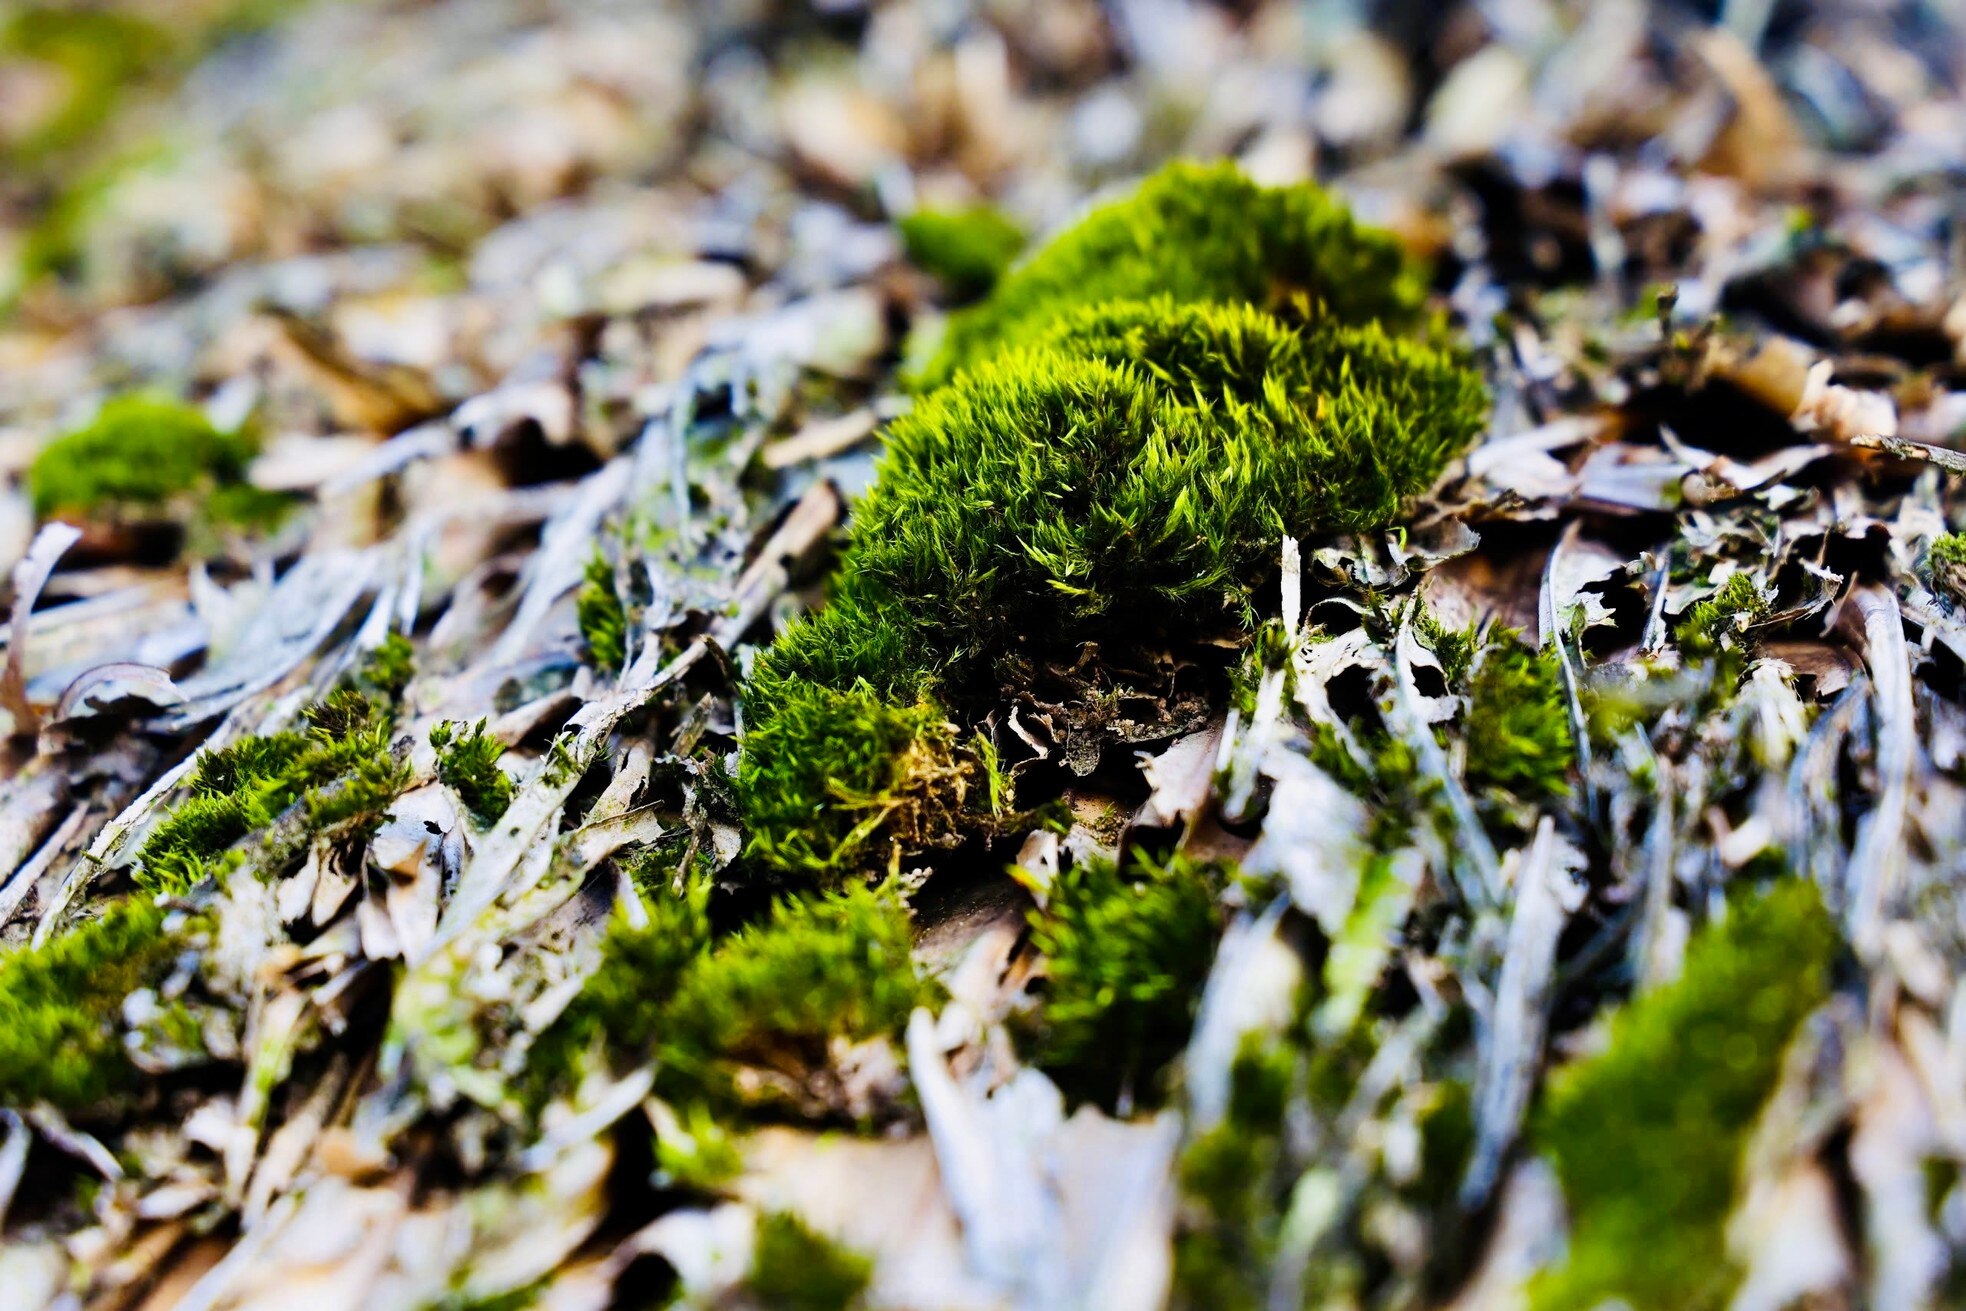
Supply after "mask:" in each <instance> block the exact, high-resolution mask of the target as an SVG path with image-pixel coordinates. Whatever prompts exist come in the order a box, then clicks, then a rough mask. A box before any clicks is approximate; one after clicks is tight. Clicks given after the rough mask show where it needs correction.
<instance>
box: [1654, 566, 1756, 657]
mask: <svg viewBox="0 0 1966 1311" xmlns="http://www.w3.org/2000/svg"><path fill="white" fill-rule="evenodd" d="M1767 614H1768V599H1767V598H1766V597H1764V596H1763V595H1762V594H1761V589H1760V588H1759V587H1757V586H1756V585H1755V582H1754V579H1752V578H1750V577H1748V576H1747V575H1746V574H1744V573H1737V574H1733V575H1731V576H1729V578H1728V579H1727V581H1726V582H1725V583H1722V584H1721V585H1720V590H1719V591H1717V592H1715V593H1714V594H1713V595H1712V596H1710V597H1708V598H1707V599H1706V600H1704V601H1701V602H1698V603H1697V604H1695V605H1694V606H1693V608H1692V609H1690V610H1688V611H1687V612H1686V618H1684V619H1682V620H1681V621H1680V624H1679V628H1678V630H1677V632H1676V633H1675V634H1674V635H1675V636H1676V637H1677V638H1678V640H1679V649H1680V650H1681V651H1682V652H1684V653H1685V654H1686V655H1687V656H1689V657H1706V656H1715V655H1719V654H1720V653H1722V652H1724V651H1738V650H1742V649H1744V648H1745V647H1746V646H1747V644H1748V641H1749V637H1748V633H1747V630H1748V627H1749V626H1750V625H1752V624H1754V623H1756V622H1758V621H1759V620H1761V619H1763V618H1765V617H1766V616H1767Z"/></svg>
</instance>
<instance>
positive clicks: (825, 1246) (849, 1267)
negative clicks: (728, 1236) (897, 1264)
mask: <svg viewBox="0 0 1966 1311" xmlns="http://www.w3.org/2000/svg"><path fill="white" fill-rule="evenodd" d="M873 1278H874V1263H873V1262H872V1261H870V1260H869V1259H868V1258H867V1257H865V1256H863V1255H861V1254H860V1253H858V1252H855V1251H853V1250H852V1249H851V1248H848V1247H844V1246H842V1245H841V1244H839V1243H836V1242H834V1241H833V1240H832V1239H830V1238H827V1237H826V1236H825V1235H823V1234H818V1233H815V1232H813V1230H812V1229H810V1228H809V1227H807V1225H806V1223H805V1221H803V1220H801V1219H799V1217H798V1216H796V1215H793V1214H792V1213H790V1212H788V1211H770V1212H767V1213H765V1214H764V1215H761V1216H759V1217H758V1233H757V1245H756V1247H755V1248H753V1250H752V1256H751V1280H750V1282H751V1294H752V1296H753V1297H755V1298H756V1299H757V1304H758V1305H759V1306H760V1307H763V1308H768V1309H769V1311H850V1308H853V1307H857V1306H860V1305H862V1299H861V1294H862V1293H864V1292H865V1291H866V1289H867V1285H868V1284H870V1283H871V1282H873Z"/></svg>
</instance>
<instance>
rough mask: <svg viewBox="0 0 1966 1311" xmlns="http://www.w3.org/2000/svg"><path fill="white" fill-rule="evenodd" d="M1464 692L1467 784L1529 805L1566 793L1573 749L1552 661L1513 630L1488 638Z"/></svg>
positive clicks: (1558, 673) (1560, 677)
mask: <svg viewBox="0 0 1966 1311" xmlns="http://www.w3.org/2000/svg"><path fill="white" fill-rule="evenodd" d="M1487 641H1488V645H1487V646H1486V648H1485V649H1484V650H1483V651H1482V652H1481V654H1480V657H1479V659H1478V660H1477V661H1476V663H1475V666H1474V671H1473V676H1472V678H1471V680H1470V686H1469V689H1468V722H1467V742H1468V761H1467V776H1468V782H1469V783H1470V784H1472V785H1474V786H1476V787H1482V786H1493V787H1501V788H1506V789H1508V790H1509V791H1511V792H1514V793H1515V794H1516V795H1518V796H1520V797H1523V798H1525V799H1528V800H1542V799H1545V798H1548V797H1556V796H1562V795H1563V794H1565V793H1566V792H1568V791H1569V788H1570V784H1569V774H1570V766H1571V764H1572V762H1573V761H1574V760H1575V759H1576V744H1575V741H1574V740H1573V738H1572V736H1571V732H1570V707H1569V705H1568V703H1567V701H1566V700H1565V697H1564V692H1563V675H1562V672H1561V670H1559V669H1558V667H1557V662H1556V657H1555V656H1554V655H1553V654H1551V653H1549V652H1547V651H1532V650H1531V649H1529V648H1528V647H1527V646H1524V645H1523V644H1522V642H1521V640H1520V637H1519V635H1518V634H1517V633H1516V632H1515V631H1514V630H1513V629H1500V630H1497V631H1495V632H1493V633H1490V634H1489V635H1488V639H1487Z"/></svg>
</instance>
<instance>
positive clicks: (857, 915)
mask: <svg viewBox="0 0 1966 1311" xmlns="http://www.w3.org/2000/svg"><path fill="white" fill-rule="evenodd" d="M912 946H913V937H912V934H911V932H910V927H909V922H908V912H907V910H906V908H905V907H903V906H902V904H901V902H900V899H899V898H898V897H897V896H895V895H894V894H893V893H892V892H887V891H882V890H876V889H869V888H865V887H855V888H852V889H850V890H848V891H845V892H838V893H831V894H828V895H825V896H820V897H811V898H801V899H794V900H786V901H781V902H779V903H778V905H777V906H776V907H775V908H774V909H773V911H772V914H771V917H770V918H769V919H767V920H765V921H763V922H761V923H758V924H754V925H750V926H748V927H746V928H743V929H740V930H739V931H738V932H736V933H734V934H732V935H731V936H730V937H728V938H726V939H724V940H723V941H722V942H720V943H719V944H718V945H717V947H716V950H714V951H712V952H711V953H709V954H708V955H705V956H702V957H700V958H698V959H697V960H696V961H695V962H693V963H692V965H691V967H690V968H689V969H688V970H687V971H686V972H685V973H684V974H683V976H682V979H681V982H680V983H679V985H678V986H677V988H676V991H675V993H674V995H673V997H672V998H671V999H670V1000H669V1002H668V1004H667V1005H666V1006H665V1007H664V1011H665V1016H664V1021H663V1025H662V1029H661V1038H660V1042H659V1045H658V1047H657V1049H656V1067H657V1068H656V1088H657V1090H658V1091H660V1092H663V1093H664V1094H665V1095H667V1096H670V1097H672V1098H674V1099H676V1100H679V1101H684V1102H688V1101H697V1100H702V1101H708V1102H711V1103H713V1104H718V1105H723V1106H730V1107H737V1108H752V1109H771V1108H779V1109H801V1108H803V1109H805V1110H808V1111H813V1110H820V1109H832V1110H840V1109H842V1108H841V1107H840V1106H839V1090H838V1089H837V1088H835V1087H833V1086H832V1084H833V1074H832V1056H833V1055H834V1048H835V1046H836V1045H838V1044H847V1045H851V1044H854V1043H859V1042H865V1041H867V1040H869V1039H874V1038H883V1037H885V1038H898V1037H899V1036H900V1033H901V1030H902V1027H903V1026H904V1025H906V1023H907V1021H908V1015H909V1013H910V1012H912V1011H913V1010H914V1008H915V1007H917V1006H920V1005H924V1004H928V1003H930V1002H932V1001H933V1000H934V999H935V997H936V995H937V992H938V990H937V989H936V987H935V986H934V985H933V984H932V983H929V982H928V981H926V980H924V979H922V978H921V977H919V976H918V975H917V974H916V972H915V966H914V961H913V960H912V958H911V957H910V955H909V952H910V949H911V948H912Z"/></svg>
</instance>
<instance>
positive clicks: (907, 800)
mask: <svg viewBox="0 0 1966 1311" xmlns="http://www.w3.org/2000/svg"><path fill="white" fill-rule="evenodd" d="M775 709H776V713H774V714H773V715H771V716H770V717H769V718H768V719H766V720H765V721H764V722H763V723H762V724H760V725H759V726H758V727H757V728H756V729H754V730H753V731H752V733H751V735H750V736H749V737H748V738H747V739H746V742H745V751H744V757H743V761H742V763H741V764H740V766H739V768H738V775H737V788H738V795H739V796H740V797H741V798H742V799H743V803H744V807H745V812H746V814H747V815H748V816H749V817H750V819H751V821H752V824H751V838H750V848H749V849H750V852H751V854H752V855H753V856H755V857H757V858H758V859H759V860H761V861H763V862H764V863H765V864H766V865H767V866H769V867H771V868H773V869H777V870H781V871H785V872H787V873H792V874H796V875H799V876H802V877H807V878H816V879H821V880H827V879H836V878H839V877H841V876H843V875H844V874H846V873H849V872H851V871H852V870H854V869H856V868H859V867H862V866H864V865H866V864H869V863H872V864H883V863H891V860H890V858H891V857H893V856H898V853H899V851H900V850H901V849H902V848H904V847H905V848H906V849H908V850H913V851H919V850H923V849H926V848H929V847H934V846H943V845H947V844H949V843H950V842H952V841H954V840H955V839H956V838H957V837H958V836H959V835H960V834H961V832H962V831H963V827H964V822H963V812H964V810H965V809H966V808H967V807H969V806H972V805H973V804H976V803H977V802H979V801H980V802H983V803H985V804H987V802H988V792H987V788H982V787H979V781H980V780H981V779H982V776H983V774H984V770H983V767H982V765H981V764H980V763H979V757H978V756H977V754H976V752H974V751H973V750H969V749H966V748H964V747H962V746H961V745H960V744H959V743H958V742H957V740H956V729H955V725H953V724H951V723H949V721H948V716H947V715H946V714H945V712H944V711H943V710H942V708H941V707H940V706H938V705H936V704H935V702H933V701H931V700H928V699H926V698H924V699H921V700H918V701H916V702H914V703H913V704H912V705H901V704H896V703H893V702H890V701H887V700H885V699H883V698H882V697H881V696H879V695H878V694H876V693H875V692H874V691H873V690H872V689H871V688H869V687H868V686H867V685H866V684H865V683H856V684H854V685H853V686H852V687H850V688H848V689H846V690H845V691H835V690H834V689H832V688H829V687H824V686H821V685H818V684H795V685H791V686H788V687H787V688H786V689H785V690H784V694H783V696H782V697H781V699H780V701H779V702H778V704H777V706H776V708H775ZM877 835H878V836H879V838H880V842H881V845H882V848H883V849H882V850H877V851H873V852H870V851H868V847H869V845H870V844H871V843H873V842H874V840H875V838H876V836H877Z"/></svg>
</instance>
